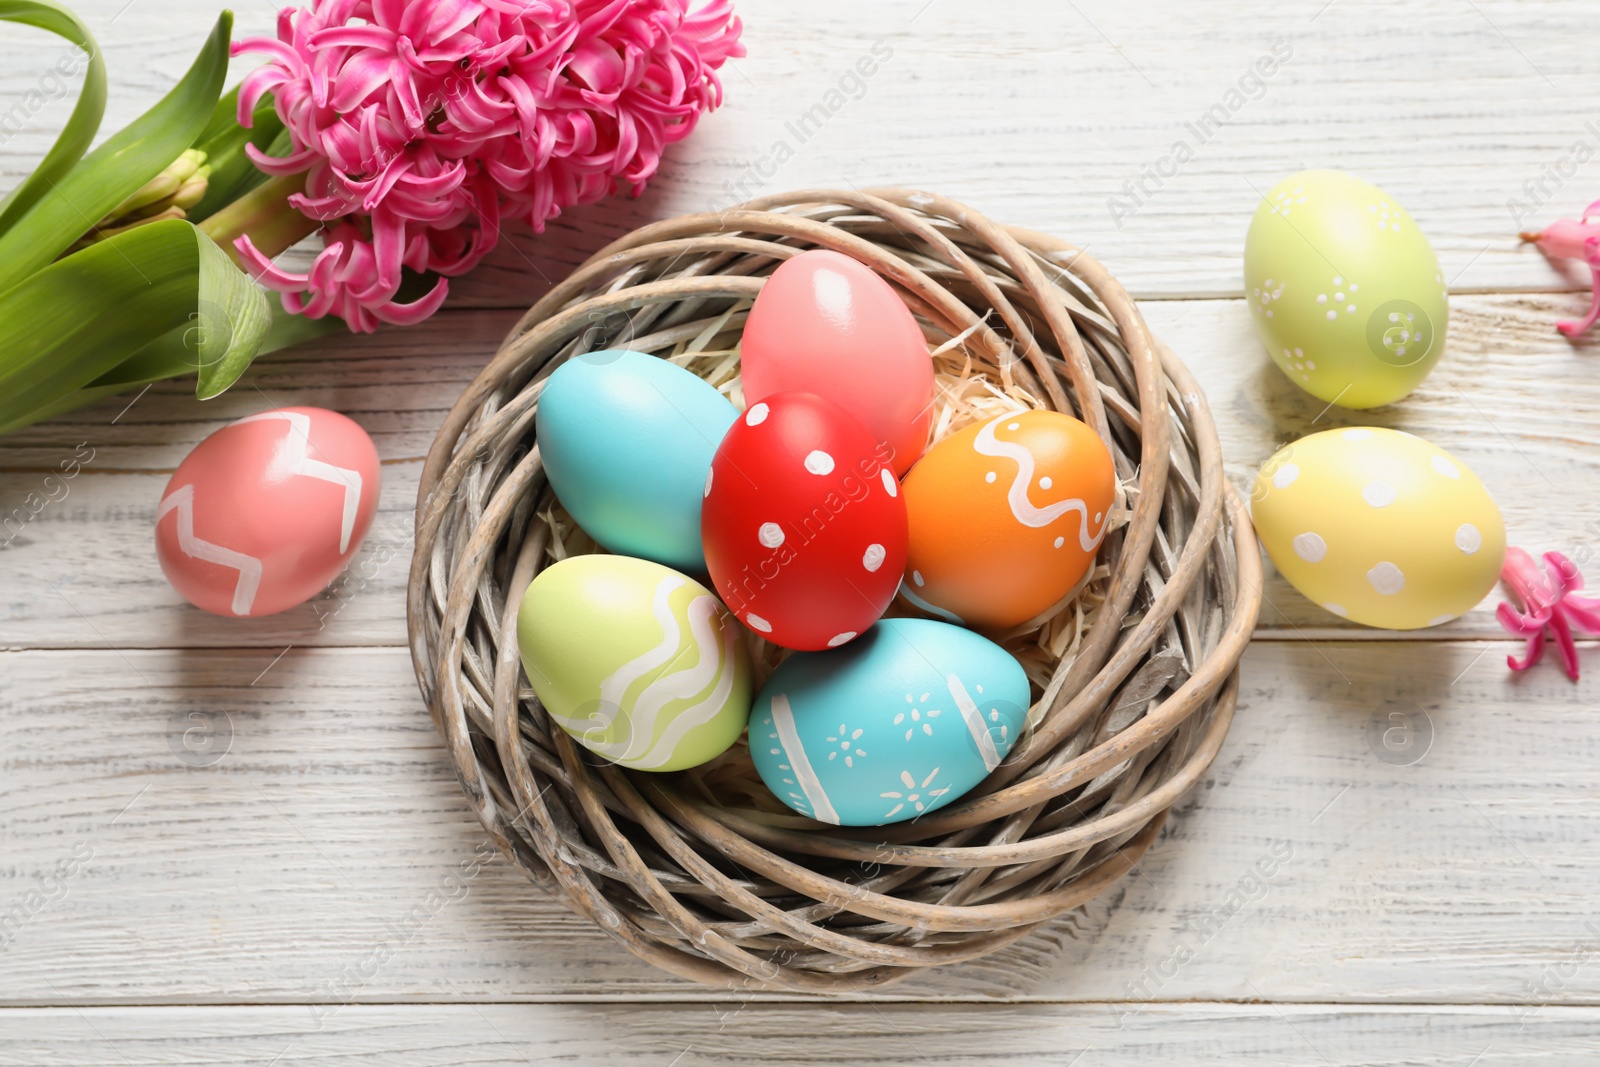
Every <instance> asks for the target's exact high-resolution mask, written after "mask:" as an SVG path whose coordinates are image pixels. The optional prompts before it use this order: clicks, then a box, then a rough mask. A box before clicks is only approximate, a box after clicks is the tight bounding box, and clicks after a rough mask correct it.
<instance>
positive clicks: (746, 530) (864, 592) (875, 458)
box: [701, 393, 906, 650]
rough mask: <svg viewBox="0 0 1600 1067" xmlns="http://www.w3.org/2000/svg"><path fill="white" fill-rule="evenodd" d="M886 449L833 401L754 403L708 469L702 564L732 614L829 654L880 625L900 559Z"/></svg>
mask: <svg viewBox="0 0 1600 1067" xmlns="http://www.w3.org/2000/svg"><path fill="white" fill-rule="evenodd" d="M887 461H888V455H887V449H886V448H885V447H884V446H883V445H882V444H881V442H879V441H877V440H875V439H874V438H873V436H872V434H870V433H868V432H867V431H866V430H865V429H864V428H862V426H861V424H860V423H859V422H857V421H856V420H855V419H853V418H852V417H850V415H848V414H846V413H845V412H844V410H843V409H841V408H840V407H839V406H838V405H836V404H834V403H832V402H831V401H828V400H824V399H823V398H822V397H820V396H815V395H813V394H811V393H777V394H774V395H772V396H769V397H768V398H767V399H766V400H762V401H759V402H757V403H755V404H752V405H750V408H749V410H748V411H746V412H745V413H744V415H743V416H741V417H740V419H739V420H738V421H737V422H735V423H734V424H733V429H731V430H729V431H728V434H727V436H726V437H724V438H723V439H722V443H721V444H720V445H718V446H717V454H716V457H715V458H714V459H712V461H711V474H710V477H708V478H707V479H706V482H705V490H704V493H705V500H704V506H703V510H702V512H701V523H702V526H703V527H704V533H705V552H706V565H707V566H708V567H709V568H710V571H711V579H712V581H713V582H714V583H715V584H716V587H717V592H719V593H721V594H722V598H723V599H724V600H725V601H727V603H728V607H730V608H732V609H733V613H734V614H735V615H736V616H738V618H739V619H740V620H741V621H743V622H744V624H745V625H746V626H748V627H750V628H751V629H752V630H754V631H756V632H757V633H759V634H760V635H761V636H762V637H765V638H766V639H767V640H769V641H772V642H774V643H775V644H779V645H783V646H784V647H785V648H797V649H806V650H815V649H819V648H835V647H837V646H839V645H841V644H844V643H845V642H846V641H849V640H850V639H851V638H853V637H855V636H856V635H857V634H860V633H862V632H863V631H865V630H866V629H867V627H869V626H871V625H872V624H873V623H874V622H875V621H877V619H878V616H880V615H882V614H883V609H884V608H886V607H888V606H889V602H890V601H892V600H893V599H894V591H895V587H896V586H897V585H898V584H899V582H900V572H901V570H902V569H903V568H904V567H905V560H906V505H905V500H904V499H902V498H901V496H900V484H899V482H897V481H896V480H895V476H894V471H893V470H892V469H891V468H890V467H889V466H888V462H887Z"/></svg>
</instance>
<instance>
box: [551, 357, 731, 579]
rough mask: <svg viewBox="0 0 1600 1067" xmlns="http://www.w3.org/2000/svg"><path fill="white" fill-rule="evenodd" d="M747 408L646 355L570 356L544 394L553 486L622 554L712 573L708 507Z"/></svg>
mask: <svg viewBox="0 0 1600 1067" xmlns="http://www.w3.org/2000/svg"><path fill="white" fill-rule="evenodd" d="M738 414H739V413H738V410H737V409H735V408H734V406H733V405H732V404H731V403H729V402H728V400H727V398H726V397H724V396H723V395H722V394H721V393H719V392H717V391H716V389H714V388H712V387H711V386H710V385H709V384H707V382H706V381H705V379H703V378H700V377H697V376H696V375H694V374H691V373H690V372H689V371H686V370H684V369H683V368H682V367H679V366H677V365H676V364H673V363H668V362H667V361H666V360H664V359H657V358H656V357H655V356H647V355H645V354H644V353H643V352H627V351H622V350H618V349H612V350H608V351H605V352H590V353H588V354H587V355H582V356H578V357H577V358H575V359H571V360H568V361H567V362H566V363H564V364H562V365H561V366H560V367H559V368H557V369H556V371H555V373H553V374H551V375H550V379H549V381H547V382H546V383H545V387H544V392H543V393H542V394H540V396H539V411H538V415H537V416H536V420H535V429H536V432H537V434H538V439H539V451H540V453H541V455H542V457H543V459H544V468H545V473H546V474H547V475H548V476H549V478H550V487H551V488H552V489H554V490H555V493H556V496H557V497H558V498H559V499H560V500H561V503H562V505H563V506H564V507H565V508H566V509H567V511H568V513H569V514H571V516H572V517H573V519H574V520H576V521H577V523H578V525H579V526H581V527H583V529H584V530H585V532H587V533H588V534H589V536H590V537H593V538H594V539H595V540H596V541H598V542H600V543H601V544H602V545H604V546H605V547H606V548H608V549H610V550H611V551H613V552H617V553H621V554H623V555H629V556H642V557H643V558H645V559H652V560H655V561H656V562H657V563H663V564H666V565H667V566H669V567H675V568H677V569H679V570H687V571H697V572H701V573H703V572H704V571H705V569H706V562H705V554H704V552H703V551H702V549H701V547H700V501H701V499H702V498H703V496H704V493H705V486H706V478H707V476H708V475H709V474H710V471H711V456H712V453H714V452H715V451H716V449H717V445H718V444H719V443H721V441H722V436H723V434H725V433H727V431H728V427H729V426H732V425H733V420H734V419H735V418H737V417H738Z"/></svg>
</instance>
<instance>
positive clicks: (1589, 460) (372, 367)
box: [0, 294, 1600, 650]
mask: <svg viewBox="0 0 1600 1067" xmlns="http://www.w3.org/2000/svg"><path fill="white" fill-rule="evenodd" d="M1572 299H1575V298H1569V297H1565V296H1548V295H1531V294H1523V295H1499V296H1464V297H1457V298H1456V299H1455V300H1454V301H1453V311H1452V315H1453V318H1454V322H1453V324H1452V330H1451V334H1450V342H1449V343H1450V348H1449V351H1448V353H1447V354H1446V357H1445V359H1444V360H1443V361H1442V362H1441V363H1440V365H1439V367H1438V368H1437V369H1436V370H1435V371H1434V373H1433V374H1432V375H1431V376H1430V377H1429V378H1428V379H1427V380H1426V381H1425V382H1424V383H1423V385H1422V387H1421V388H1420V389H1418V390H1417V392H1416V393H1414V394H1413V395H1412V396H1411V397H1409V398H1408V399H1407V400H1406V401H1405V402H1404V403H1402V404H1398V405H1394V406H1392V407H1390V408H1385V409H1381V410H1379V411H1375V412H1366V413H1362V412H1351V411H1345V410H1344V409H1341V408H1332V409H1329V408H1327V407H1326V405H1324V404H1322V403H1321V402H1320V401H1318V400H1316V399H1315V398H1314V397H1312V396H1310V395H1309V394H1306V393H1302V392H1301V391H1300V390H1298V389H1297V388H1295V387H1294V386H1293V385H1291V384H1290V382H1289V381H1288V379H1286V378H1285V377H1284V376H1283V375H1282V374H1280V373H1279V372H1278V371H1277V369H1276V368H1274V367H1273V366H1272V364H1271V363H1270V362H1268V360H1267V359H1266V357H1265V355H1264V354H1263V353H1262V352H1261V349H1260V346H1259V344H1258V343H1257V342H1256V339H1255V336H1254V334H1253V333H1252V328H1251V325H1250V322H1249V317H1248V312H1247V311H1246V309H1245V305H1244V302H1243V301H1240V300H1183V301H1148V302H1146V303H1145V304H1144V305H1143V310H1144V313H1145V315H1146V317H1147V318H1148V319H1149V321H1150V323H1151V327H1152V329H1153V330H1154V331H1155V333H1156V335H1157V336H1158V337H1160V338H1161V339H1163V340H1164V341H1166V342H1167V343H1169V344H1171V345H1173V346H1174V347H1175V348H1176V349H1177V351H1178V352H1179V353H1180V354H1181V355H1182V356H1183V358H1184V359H1185V360H1186V361H1187V362H1188V364H1189V366H1190V368H1191V369H1192V370H1193V371H1194V374H1195V377H1196V378H1197V379H1198V380H1199V381H1200V382H1201V384H1202V386H1203V387H1204V388H1205V390H1206V393H1207V396H1208V397H1209V399H1210V401H1211V406H1212V409H1213V411H1214V412H1215V416H1216V419H1217V424H1218V431H1219V433H1220V435H1221V438H1222V447H1223V455H1224V456H1225V457H1226V458H1227V461H1228V471H1229V475H1230V477H1231V478H1232V480H1233V482H1234V484H1235V485H1237V486H1238V487H1239V488H1240V490H1241V491H1242V492H1244V493H1246V494H1248V492H1249V488H1250V485H1251V483H1252V481H1253V480H1254V476H1255V469H1256V467H1257V466H1259V464H1260V463H1261V462H1262V461H1263V460H1265V459H1266V458H1267V457H1268V456H1270V455H1271V454H1272V453H1273V452H1274V451H1276V450H1277V449H1278V448H1279V447H1280V446H1281V445H1283V444H1285V443H1287V442H1289V441H1292V440H1294V439H1295V438H1298V437H1300V436H1303V435H1304V434H1306V433H1312V432H1315V431H1317V430H1322V429H1326V428H1329V427H1332V426H1341V425H1378V426H1394V427H1398V428H1400V429H1405V430H1409V431H1411V432H1412V433H1416V434H1419V435H1421V436H1423V437H1426V438H1428V439H1429V440H1431V441H1434V442H1436V443H1438V444H1439V445H1441V446H1443V447H1444V448H1446V449H1448V450H1449V451H1451V452H1453V453H1454V454H1455V455H1457V456H1458V457H1460V458H1461V459H1462V460H1463V461H1464V462H1465V463H1466V464H1467V465H1468V466H1470V467H1471V468H1472V469H1473V470H1474V471H1476V472H1477V473H1478V475H1479V476H1480V477H1481V478H1482V479H1483V480H1484V482H1485V484H1486V485H1487V486H1488V488H1489V491H1490V493H1491V494H1492V495H1493V496H1494V498H1495V499H1496V501H1497V502H1498V503H1499V504H1500V506H1501V509H1502V511H1503V512H1504V514H1505V518H1506V525H1507V530H1508V534H1509V537H1510V543H1512V544H1517V545H1524V546H1526V547H1528V548H1529V549H1531V550H1534V551H1544V550H1546V549H1550V548H1555V549H1559V550H1561V551H1563V552H1566V553H1568V554H1569V555H1571V556H1572V557H1573V558H1575V559H1578V560H1580V561H1583V560H1586V559H1590V558H1593V557H1595V556H1597V555H1600V494H1596V493H1593V492H1584V491H1581V490H1579V489H1577V488H1575V487H1579V486H1585V485H1594V484H1596V483H1597V481H1600V365H1596V362H1597V360H1600V348H1596V347H1595V346H1594V344H1593V343H1591V342H1584V343H1581V344H1579V345H1576V346H1574V345H1573V344H1571V343H1570V342H1568V341H1566V340H1565V339H1564V338H1562V337H1561V336H1560V335H1558V334H1557V333H1556V332H1555V331H1554V329H1553V328H1552V327H1551V323H1552V322H1553V321H1554V320H1555V319H1556V318H1557V317H1559V316H1560V315H1562V314H1564V313H1567V311H1570V309H1566V310H1563V308H1564V305H1565V304H1567V303H1569V302H1570V301H1571V300H1572ZM515 317H516V316H515V313H513V312H509V311H504V312H485V311H456V312H447V313H444V314H441V315H439V316H437V317H435V318H434V319H432V320H430V321H429V322H427V323H424V324H422V325H421V326H418V327H415V328H412V329H409V330H386V331H384V332H381V333H378V334H376V335H373V336H370V337H348V338H337V339H327V340H323V341H320V342H317V343H314V344H310V345H307V346H304V347H303V348H300V349H296V350H293V351H291V352H283V353H275V354H273V355H270V356H267V357H264V358H263V359H261V360H259V361H258V362H257V364H256V365H255V366H254V367H253V368H252V369H251V370H250V371H249V372H247V374H246V376H245V378H244V380H243V381H241V382H240V384H239V385H238V386H236V387H235V388H234V389H233V390H231V391H229V392H228V393H225V394H223V395H222V396H221V397H219V398H217V399H216V400H212V401H207V402H205V403H199V402H197V401H195V400H194V398H193V396H192V395H191V394H190V393H189V391H188V388H187V386H185V385H184V384H183V383H179V382H164V383H161V384H159V385H157V386H154V387H152V388H151V390H150V391H149V392H148V393H146V394H144V396H142V397H140V398H138V399H137V400H135V399H134V397H132V396H130V397H126V398H116V399H113V400H108V401H104V402H102V403H100V404H97V405H94V406H93V407H90V408H86V409H84V410H83V411H80V412H76V413H74V414H71V415H67V416H64V417H62V418H60V419H55V420H52V421H51V422H48V423H45V424H43V425H41V426H36V427H32V428H30V429H27V430H24V431H22V432H20V433H15V434H11V435H9V436H7V437H4V438H0V567H3V568H5V569H6V572H7V575H8V580H7V581H6V582H5V583H4V584H3V585H0V647H27V648H37V647H46V648H105V647H106V646H107V643H110V644H113V645H116V646H118V647H127V646H133V647H195V646H233V647H240V646H254V647H262V648H272V649H275V650H276V649H281V648H283V647H285V646H286V645H290V644H293V645H295V646H297V647H299V646H306V645H319V646H330V645H400V644H403V643H404V641H405V629H404V625H403V618H402V616H403V614H404V591H405V590H404V586H405V575H406V569H407V567H408V566H409V561H410V554H411V548H410V538H411V518H410V516H411V509H412V507H413V505H414V502H415V499H416V486H417V478H418V475H419V472H420V469H421V459H422V457H423V455H424V454H425V453H426V451H427V447H428V445H429V444H430V443H431V442H432V439H433V433H434V428H435V427H436V426H437V425H438V423H439V421H440V420H441V419H442V418H443V417H444V412H445V411H446V410H448V408H449V406H450V405H451V404H452V403H453V402H454V400H455V398H456V397H457V396H458V395H459V394H460V392H461V390H462V389H464V388H465V387H466V385H467V384H468V383H469V382H470V381H471V380H472V378H473V376H474V375H475V374H476V373H477V370H478V368H479V367H480V366H481V365H482V364H483V363H484V362H485V361H486V360H487V359H488V357H489V356H490V355H491V354H492V353H493V351H494V349H495V348H496V346H497V345H498V344H499V342H500V339H501V338H502V336H503V335H504V333H505V331H506V330H508V329H509V328H510V326H511V324H512V322H514V320H515ZM130 401H132V406H129V404H130ZM285 404H315V405H318V406H322V407H330V408H333V409H335V410H338V411H343V412H345V413H346V414H348V415H350V416H351V417H352V418H354V419H355V420H356V421H357V422H359V423H361V425H362V426H364V427H365V428H366V429H367V430H368V432H369V433H371V434H372V436H373V438H374V440H375V441H376V442H377V445H378V450H379V454H380V455H381V456H382V457H383V460H384V467H383V477H384V485H383V490H382V494H381V497H380V504H379V506H380V513H379V516H378V519H377V520H376V523H375V525H374V532H373V534H372V535H371V536H370V537H369V539H368V542H367V544H366V545H365V547H364V548H363V549H362V554H361V556H360V557H358V559H357V562H356V563H355V564H354V565H353V567H352V569H351V571H350V572H349V574H348V575H347V577H346V578H345V579H343V580H341V582H340V583H338V584H336V585H335V586H334V587H333V589H332V590H330V591H329V592H328V593H326V594H324V595H323V596H321V597H319V598H317V599H316V600H314V601H312V602H311V603H309V604H307V605H305V606H303V607H301V608H297V609H295V610H293V611H289V612H285V613H284V614H282V615H278V616H274V617H271V618H265V619H251V620H234V621H231V622H230V623H229V624H227V625H226V626H219V625H216V624H215V623H214V622H213V621H212V620H210V619H209V618H207V617H204V616H202V615H200V614H199V613H197V612H195V611H194V610H193V609H191V608H189V607H188V606H187V605H185V604H184V603H183V602H182V601H181V600H180V599H179V598H178V596H177V595H176V594H175V593H173V592H172V590H171V589H170V587H168V585H167V584H166V581H165V580H164V579H163V578H162V576H161V571H160V568H159V567H158V566H157V565H156V561H155V557H154V553H153V551H152V550H151V547H150V541H151V533H150V530H151V524H152V523H153V522H154V521H155V507H156V504H157V502H158V501H159V499H160V495H161V491H162V487H163V486H164V485H165V484H166V479H167V477H168V476H169V475H170V472H171V470H172V469H173V468H174V467H176V466H177V464H178V462H179V461H180V460H182V458H183V456H184V455H185V454H186V453H187V452H188V450H189V449H190V448H192V447H194V445H195V444H196V443H198V442H199V441H200V439H201V438H203V437H204V436H205V435H206V434H208V433H210V432H211V431H212V430H214V429H217V428H218V427H220V426H222V425H224V424H225V423H226V422H228V421H231V420H232V419H235V418H239V417H241V416H243V415H247V414H251V413H253V412H256V411H260V410H263V409H265V408H268V407H277V406H281V405H285ZM85 449H87V450H88V452H85V451H84V450H85ZM85 455H88V456H90V457H91V458H89V459H88V460H87V461H86V462H81V463H80V464H79V466H80V467H81V471H80V473H78V474H77V476H76V477H74V478H71V479H61V478H60V477H59V476H60V474H61V471H60V465H61V464H62V463H63V462H68V461H71V460H73V458H74V456H78V457H80V458H81V457H82V456H85ZM52 475H54V476H55V477H54V480H51V479H52ZM52 497H56V498H57V499H52ZM8 519H9V522H10V525H6V523H7V521H8ZM1266 599H1267V605H1266V607H1265V608H1264V609H1263V612H1262V619H1261V629H1260V631H1259V632H1258V633H1259V636H1260V637H1262V638H1264V639H1276V638H1280V637H1288V638H1300V637H1327V636H1333V635H1349V636H1352V637H1356V638H1361V639H1372V640H1380V639H1384V640H1386V639H1392V638H1394V636H1395V635H1391V634H1386V633H1383V632H1381V631H1374V630H1365V629H1362V628H1359V627H1355V626H1352V625H1351V624H1349V623H1348V622H1346V621H1344V620H1342V619H1338V618H1336V617H1335V616H1333V615H1330V614H1328V613H1327V612H1325V611H1323V610H1322V609H1321V608H1319V607H1317V606H1316V605H1314V604H1312V603H1311V602H1310V601H1307V600H1305V599H1304V598H1303V597H1301V596H1300V595H1299V594H1298V593H1296V592H1295V591H1294V590H1293V589H1292V588H1291V587H1290V586H1289V585H1288V584H1287V583H1286V582H1284V581H1283V579H1281V578H1280V577H1278V576H1277V575H1276V574H1271V575H1270V576H1269V578H1268V582H1267V586H1266ZM1497 599H1498V598H1497V597H1490V598H1489V599H1488V600H1487V601H1485V603H1484V604H1483V605H1481V606H1480V607H1479V608H1478V610H1476V611H1475V612H1473V613H1471V614H1469V615H1468V616H1466V617H1464V618H1462V619H1460V620H1457V621H1456V622H1454V623H1451V624H1450V625H1448V626H1445V627H1441V628H1437V629H1434V630H1427V631H1418V632H1415V633H1413V634H1410V635H1407V636H1406V637H1404V638H1402V639H1405V640H1431V639H1435V638H1441V637H1444V638H1456V637H1473V638H1483V639H1490V638H1494V639H1499V638H1503V637H1504V636H1505V635H1504V633H1503V631H1502V630H1501V629H1500V627H1499V625H1498V624H1497V623H1496V622H1495V621H1494V618H1493V608H1494V605H1495V603H1496V601H1497Z"/></svg>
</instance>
